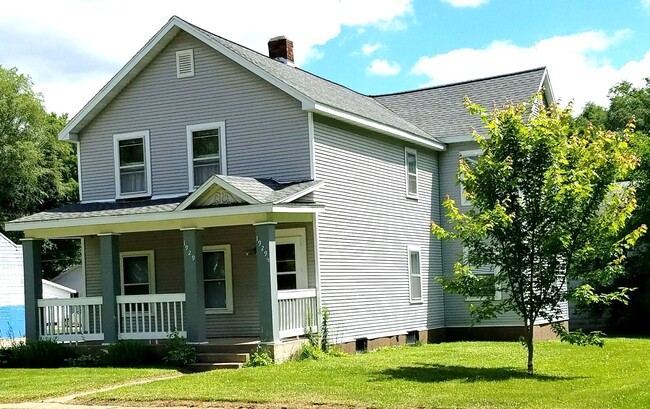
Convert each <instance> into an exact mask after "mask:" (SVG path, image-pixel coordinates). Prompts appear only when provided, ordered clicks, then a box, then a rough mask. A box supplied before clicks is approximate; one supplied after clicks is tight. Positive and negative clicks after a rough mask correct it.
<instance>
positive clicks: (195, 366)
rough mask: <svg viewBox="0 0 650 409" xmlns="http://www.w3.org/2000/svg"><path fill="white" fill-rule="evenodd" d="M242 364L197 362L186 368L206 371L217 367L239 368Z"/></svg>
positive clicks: (194, 370)
mask: <svg viewBox="0 0 650 409" xmlns="http://www.w3.org/2000/svg"><path fill="white" fill-rule="evenodd" d="M242 366H244V364H243V363H241V362H197V363H195V364H190V365H189V366H188V367H187V369H189V370H190V371H193V372H207V371H214V370H217V369H239V368H241V367H242Z"/></svg>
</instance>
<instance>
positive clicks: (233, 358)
mask: <svg viewBox="0 0 650 409" xmlns="http://www.w3.org/2000/svg"><path fill="white" fill-rule="evenodd" d="M196 358H197V361H198V362H199V363H220V362H238V363H244V362H246V361H248V360H249V359H250V354H247V353H233V352H199V353H197V354H196Z"/></svg>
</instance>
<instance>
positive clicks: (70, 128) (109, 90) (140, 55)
mask: <svg viewBox="0 0 650 409" xmlns="http://www.w3.org/2000/svg"><path fill="white" fill-rule="evenodd" d="M174 27H178V19H177V18H176V17H174V18H172V19H170V20H169V21H168V22H167V24H165V25H164V26H163V27H162V28H161V29H160V30H158V32H157V33H156V34H155V35H154V36H153V37H152V38H151V39H150V40H149V41H148V42H147V43H146V44H145V45H144V47H142V48H141V49H140V51H138V52H137V53H136V54H135V55H134V56H133V58H131V59H130V60H129V62H128V63H126V65H125V66H124V67H122V69H121V70H119V71H118V73H117V74H115V76H114V77H113V78H111V79H110V81H108V83H106V85H104V87H103V88H102V89H101V90H99V92H98V93H97V94H96V95H95V96H94V97H93V98H92V99H91V100H90V101H89V102H88V103H87V104H86V105H85V106H84V107H83V108H81V111H79V112H78V113H77V115H75V116H74V117H73V118H72V119H71V120H70V122H68V124H67V125H66V126H65V127H64V128H63V129H62V130H61V132H59V139H60V140H62V141H76V140H79V135H78V132H79V129H77V127H78V126H79V124H80V123H81V122H82V121H83V120H84V119H85V118H86V117H87V116H88V115H91V114H92V113H93V111H94V110H95V108H98V106H100V105H101V104H102V103H103V102H108V101H106V99H107V98H109V97H110V96H111V94H114V95H117V94H118V93H119V91H121V88H120V89H116V87H117V86H118V85H119V84H121V83H122V81H124V80H125V79H129V77H130V76H133V77H134V76H135V75H136V74H137V73H138V72H139V71H138V72H133V70H134V69H135V68H136V67H137V66H138V65H139V64H140V63H141V62H142V61H143V60H144V59H145V57H146V56H148V55H149V54H150V53H151V52H152V51H153V50H154V49H156V47H158V49H159V50H162V48H163V47H162V46H161V45H160V43H161V42H162V40H163V39H165V38H166V37H167V36H168V35H169V34H170V33H171V35H169V37H167V38H168V39H169V40H171V38H173V36H174V35H176V33H177V32H178V31H177V30H176V31H173V29H174ZM172 31H173V32H172ZM162 45H163V46H164V45H166V43H165V44H162ZM156 54H157V53H156Z"/></svg>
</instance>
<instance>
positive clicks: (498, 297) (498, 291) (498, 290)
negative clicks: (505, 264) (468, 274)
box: [463, 247, 501, 301]
mask: <svg viewBox="0 0 650 409" xmlns="http://www.w3.org/2000/svg"><path fill="white" fill-rule="evenodd" d="M467 252H468V250H467V247H463V257H464V258H465V259H467ZM497 271H498V267H494V268H493V269H491V272H489V273H477V272H475V271H472V273H474V275H476V276H481V275H494V273H496V272H497ZM484 300H485V297H466V298H465V301H484ZM494 300H495V301H501V288H500V287H497V288H495V290H494Z"/></svg>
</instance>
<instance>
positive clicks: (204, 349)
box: [194, 343, 258, 354]
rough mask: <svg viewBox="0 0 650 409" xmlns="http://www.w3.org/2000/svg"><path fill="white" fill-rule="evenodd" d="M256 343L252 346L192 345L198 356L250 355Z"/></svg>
mask: <svg viewBox="0 0 650 409" xmlns="http://www.w3.org/2000/svg"><path fill="white" fill-rule="evenodd" d="M257 345H258V344H257V343H254V344H200V345H194V347H195V348H196V352H197V353H199V354H213V353H221V354H226V353H227V354H250V353H251V351H253V350H254V349H255V348H257Z"/></svg>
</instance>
